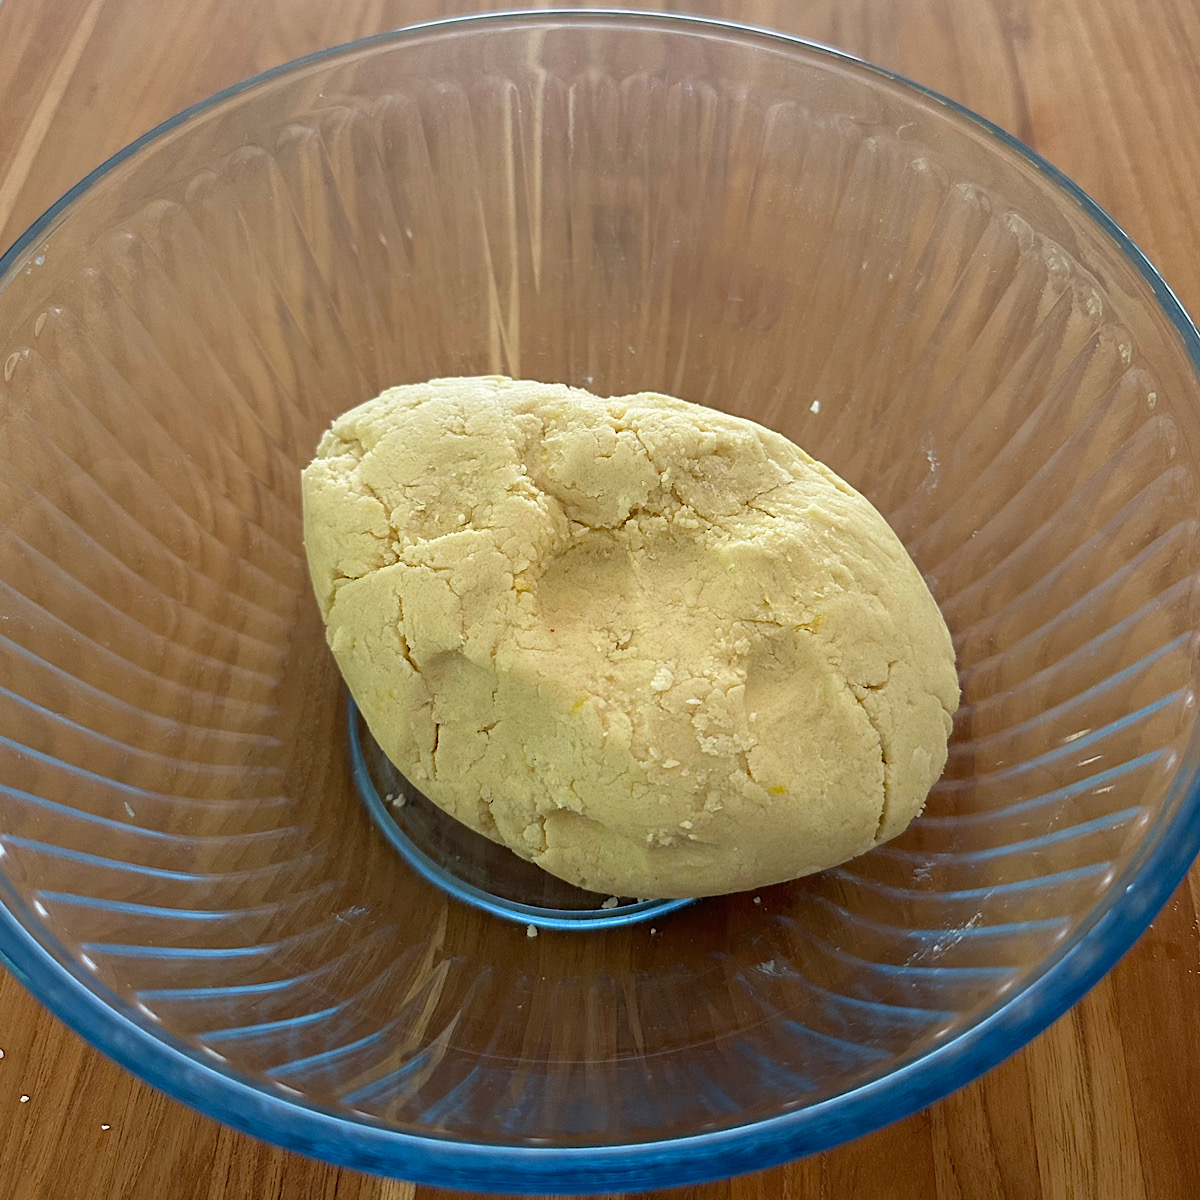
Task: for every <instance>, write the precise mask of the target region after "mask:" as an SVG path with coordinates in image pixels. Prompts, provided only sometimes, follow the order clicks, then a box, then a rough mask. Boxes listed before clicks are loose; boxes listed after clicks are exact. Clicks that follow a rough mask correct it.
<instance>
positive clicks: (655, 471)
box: [304, 376, 958, 896]
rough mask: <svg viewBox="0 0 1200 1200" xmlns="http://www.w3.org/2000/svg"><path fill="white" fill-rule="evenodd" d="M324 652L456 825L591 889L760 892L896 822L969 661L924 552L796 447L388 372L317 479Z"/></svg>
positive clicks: (634, 400)
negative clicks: (954, 639)
mask: <svg viewBox="0 0 1200 1200" xmlns="http://www.w3.org/2000/svg"><path fill="white" fill-rule="evenodd" d="M304 529H305V542H306V546H307V550H308V557H309V564H310V567H311V570H312V578H313V584H314V587H315V590H316V594H317V599H318V601H319V603H320V606H321V612H322V614H323V616H324V618H325V622H326V627H327V634H328V639H329V645H330V646H331V647H332V649H333V652H334V654H335V655H336V657H337V661H338V664H339V665H340V667H341V669H342V673H343V675H344V676H345V678H346V682H347V684H348V685H349V687H350V690H351V692H352V693H353V694H354V697H355V699H356V700H357V702H358V704H359V706H360V708H361V709H362V712H363V715H364V717H365V718H366V721H367V724H368V725H369V726H370V729H371V732H372V733H373V734H374V735H375V737H376V739H377V740H378V741H379V744H380V745H381V746H382V747H383V749H384V751H385V752H386V753H387V755H388V756H389V757H390V758H391V759H392V761H393V762H394V763H395V764H396V765H397V767H399V769H400V770H401V771H402V772H403V773H404V774H405V775H406V776H408V777H409V779H411V780H412V781H413V782H414V783H415V784H416V785H417V787H419V788H420V789H421V790H422V791H424V792H425V794H426V795H428V796H429V798H430V799H431V800H433V801H434V802H435V803H436V804H438V805H440V806H441V807H442V808H443V809H445V810H446V811H447V812H449V813H451V814H452V815H453V816H455V817H457V818H458V819H459V820H460V821H462V822H463V823H464V824H466V825H468V826H470V827H471V828H472V829H475V830H478V831H479V832H480V833H483V834H486V835H487V836H488V837H490V838H493V839H495V840H496V841H498V842H501V843H503V844H504V845H506V846H508V847H510V848H511V849H512V850H514V851H515V852H516V853H517V854H519V855H521V856H522V857H524V858H528V859H532V860H533V861H534V862H536V863H538V864H539V865H540V866H542V867H544V868H545V869H546V870H547V871H550V872H551V873H552V874H554V875H557V876H560V877H561V878H563V879H566V880H568V881H569V882H571V883H574V884H578V885H579V886H581V887H585V888H590V889H592V890H595V891H599V892H607V893H612V894H614V895H622V896H697V895H711V894H717V893H722V892H731V891H737V890H741V889H744V888H754V887H760V886H764V885H766V884H771V883H776V882H779V881H781V880H785V879H791V878H794V877H796V876H799V875H804V874H807V873H810V872H813V871H818V870H821V869H822V868H825V867H829V866H833V865H834V864H836V863H839V862H843V861H844V860H845V859H847V858H850V857H852V856H854V855H856V854H860V853H862V852H863V851H864V850H868V849H869V848H870V847H871V846H873V845H876V844H877V843H879V842H881V841H884V840H885V839H887V838H890V837H892V836H894V835H895V834H897V833H898V832H900V830H902V829H903V828H904V827H905V826H906V825H907V824H908V822H909V821H910V820H911V819H912V818H913V817H914V816H915V815H916V814H917V813H918V812H919V811H920V809H921V806H922V805H923V804H924V802H925V798H926V795H927V793H928V791H929V788H930V787H931V785H932V784H933V783H934V781H935V780H936V779H937V777H938V776H939V775H940V774H941V771H942V768H943V766H944V765H945V761H946V740H947V737H948V736H949V732H950V726H951V714H952V713H953V712H954V710H955V708H956V707H957V704H958V684H957V679H956V676H955V669H954V652H953V649H952V647H951V643H950V636H949V633H948V632H947V630H946V626H945V623H944V622H943V620H942V617H941V614H940V613H939V611H938V608H937V605H936V604H935V603H934V600H933V598H932V596H931V595H930V594H929V590H928V589H927V588H926V586H925V583H924V581H923V580H922V578H921V575H920V573H919V572H918V571H917V568H916V567H915V566H914V565H913V563H912V561H911V560H910V558H909V557H908V554H907V553H906V552H905V550H904V547H903V546H902V545H901V544H900V541H899V539H898V538H897V537H896V536H895V534H894V533H893V532H892V531H891V529H890V528H889V527H888V525H887V523H886V522H885V521H884V520H883V518H882V517H881V516H880V515H879V514H878V513H877V512H876V511H875V509H874V508H872V507H871V505H870V504H869V503H868V502H867V501H866V500H865V499H863V497H862V496H860V495H859V494H858V493H857V492H855V491H854V490H853V489H852V488H850V487H849V486H848V485H847V484H845V483H843V482H842V481H841V480H840V479H839V478H838V477H837V476H836V475H834V474H833V472H831V471H830V470H829V469H828V468H826V467H824V466H823V465H822V464H820V463H818V462H816V461H814V460H813V459H812V458H810V457H809V456H808V455H807V454H805V453H804V452H803V451H802V450H800V449H799V448H798V447H796V446H794V445H793V444H792V443H791V442H789V441H788V440H787V439H786V438H784V437H782V436H780V435H779V434H776V433H772V432H771V431H770V430H767V429H764V428H762V427H761V426H759V425H756V424H754V423H753V422H751V421H747V420H743V419H741V418H738V417H730V416H726V415H724V414H722V413H719V412H716V411H713V410H712V409H708V408H703V407H700V406H698V405H694V404H688V403H686V402H684V401H682V400H676V399H673V398H671V397H669V396H662V395H658V394H655V393H640V394H638V395H634V396H622V397H615V398H612V399H600V398H597V397H595V396H592V395H590V394H589V393H587V392H584V391H580V390H578V389H574V388H568V387H565V386H561V385H555V384H541V383H527V382H514V381H512V380H509V379H506V378H503V377H498V376H487V377H481V378H472V379H435V380H433V381H431V382H429V383H423V384H414V385H410V386H406V387H398V388H393V389H391V390H390V391H387V392H384V393H383V395H381V396H379V397H378V398H377V399H375V400H372V401H370V402H369V403H367V404H363V405H361V406H360V407H358V408H355V409H353V410H352V411H350V412H348V413H346V414H345V415H343V416H341V417H339V418H338V419H337V420H336V421H335V422H334V424H333V427H332V429H331V430H330V431H329V432H328V433H327V434H326V435H325V436H324V438H323V439H322V440H321V444H320V447H319V448H318V451H317V457H316V459H315V460H314V461H313V463H312V464H311V465H310V466H309V467H308V468H307V469H306V470H305V472H304Z"/></svg>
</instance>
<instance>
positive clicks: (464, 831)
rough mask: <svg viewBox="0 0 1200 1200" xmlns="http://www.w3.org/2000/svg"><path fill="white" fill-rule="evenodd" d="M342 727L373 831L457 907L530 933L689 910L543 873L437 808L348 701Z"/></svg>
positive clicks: (621, 922) (602, 926)
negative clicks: (458, 904) (597, 889)
mask: <svg viewBox="0 0 1200 1200" xmlns="http://www.w3.org/2000/svg"><path fill="white" fill-rule="evenodd" d="M348 727H349V728H348V732H349V742H350V762H351V768H352V770H353V773H354V783H355V786H356V787H357V789H358V792H359V795H360V796H361V797H362V799H363V802H364V803H365V804H366V806H367V810H368V811H369V812H370V814H371V817H372V819H373V820H374V821H375V824H376V825H377V826H378V827H379V829H380V830H381V831H382V833H383V835H384V837H386V838H387V840H388V841H389V842H390V843H391V844H392V846H394V847H395V849H396V850H397V851H398V852H399V853H400V856H401V857H402V858H403V859H404V860H405V862H407V863H408V865H409V866H410V867H412V868H413V869H414V870H415V871H417V872H418V873H419V874H420V875H422V876H423V877H424V878H425V879H427V880H429V882H430V883H434V884H436V885H437V886H438V887H440V888H441V889H442V890H443V891H445V892H448V893H449V894H450V895H451V896H453V897H454V898H455V899H457V900H460V901H462V903H464V904H469V905H471V906H472V907H473V908H478V909H482V910H483V911H485V912H489V913H491V914H492V915H493V916H497V917H500V918H501V919H502V920H506V921H513V922H516V923H517V924H521V925H527V926H533V927H534V928H535V929H611V928H613V927H614V926H618V925H631V924H635V923H637V922H642V921H649V920H652V919H654V918H656V917H664V916H666V915H667V914H668V913H672V912H675V911H676V910H678V909H680V908H682V907H684V906H685V905H687V904H691V903H692V902H691V900H642V899H635V898H632V897H627V896H605V895H603V894H601V893H600V892H589V891H586V890H585V889H583V888H578V887H575V886H574V885H572V884H569V883H567V882H566V881H565V880H562V879H558V878H556V877H555V876H553V875H550V874H548V873H547V872H545V871H543V870H542V869H541V867H538V866H536V865H535V864H534V863H531V862H528V861H526V860H525V859H523V858H519V857H518V856H517V855H516V854H514V853H513V852H512V851H511V850H509V849H507V848H506V847H505V846H501V845H499V844H497V843H496V842H493V841H491V840H490V839H489V838H486V837H484V836H483V835H482V834H479V833H476V832H475V831H474V830H471V829H468V828H467V827H466V826H465V825H463V824H462V823H461V822H460V821H456V820H455V819H454V818H453V817H452V816H450V815H449V814H448V813H445V812H443V811H442V810H441V809H440V808H438V806H437V805H436V804H434V803H433V802H432V801H431V800H430V799H429V798H428V797H427V796H425V795H424V793H422V792H421V791H420V790H419V789H418V788H416V787H415V786H414V785H413V784H412V783H411V782H410V781H409V780H408V779H406V778H405V777H404V776H403V775H402V774H401V773H400V772H399V771H398V770H397V769H396V766H395V764H394V763H392V761H391V760H390V759H389V758H388V757H387V755H386V754H384V752H383V750H382V749H381V748H380V746H379V743H378V742H377V741H376V740H375V738H374V737H373V736H372V735H371V731H370V730H369V729H368V728H367V723H366V721H365V720H364V719H363V716H362V713H361V712H360V711H359V708H358V705H356V704H355V703H354V701H353V699H350V700H349V701H348Z"/></svg>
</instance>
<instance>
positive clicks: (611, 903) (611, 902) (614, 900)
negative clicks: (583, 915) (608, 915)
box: [600, 896, 621, 908]
mask: <svg viewBox="0 0 1200 1200" xmlns="http://www.w3.org/2000/svg"><path fill="white" fill-rule="evenodd" d="M620 903H621V900H620V897H619V896H609V898H608V899H607V900H605V901H604V903H603V904H601V905H600V907H601V908H616V907H617V905H618V904H620Z"/></svg>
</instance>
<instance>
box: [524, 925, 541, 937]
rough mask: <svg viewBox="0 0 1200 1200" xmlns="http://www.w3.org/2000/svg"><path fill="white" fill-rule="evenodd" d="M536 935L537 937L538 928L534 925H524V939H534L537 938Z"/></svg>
mask: <svg viewBox="0 0 1200 1200" xmlns="http://www.w3.org/2000/svg"><path fill="white" fill-rule="evenodd" d="M537 935H538V927H537V926H536V925H526V926H525V936H526V937H530V938H535V937H537Z"/></svg>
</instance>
